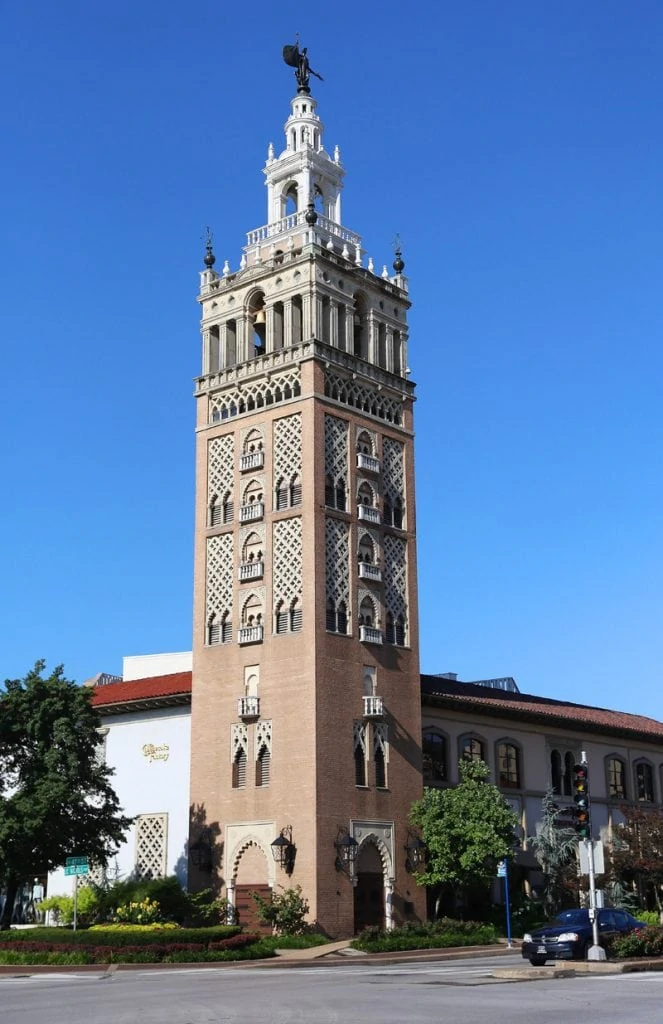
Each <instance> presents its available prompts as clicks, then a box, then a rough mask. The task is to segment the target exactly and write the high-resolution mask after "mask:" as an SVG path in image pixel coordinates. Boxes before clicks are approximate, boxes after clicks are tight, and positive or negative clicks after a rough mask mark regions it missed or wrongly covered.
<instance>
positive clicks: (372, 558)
mask: <svg viewBox="0 0 663 1024" xmlns="http://www.w3.org/2000/svg"><path fill="white" fill-rule="evenodd" d="M357 561H358V562H366V563H367V564H368V565H375V564H376V562H377V557H376V551H375V544H374V542H373V538H372V537H371V536H370V534H368V533H364V534H362V535H361V537H360V538H359V545H358V547H357Z"/></svg>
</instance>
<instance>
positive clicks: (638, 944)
mask: <svg viewBox="0 0 663 1024" xmlns="http://www.w3.org/2000/svg"><path fill="white" fill-rule="evenodd" d="M610 953H611V955H612V956H615V957H620V958H625V957H632V956H651V957H655V956H663V928H661V927H658V926H653V925H649V926H647V928H638V929H636V931H633V932H628V933H627V934H626V935H620V936H618V937H617V938H615V939H613V940H612V942H611V944H610Z"/></svg>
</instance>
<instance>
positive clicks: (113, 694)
mask: <svg viewBox="0 0 663 1024" xmlns="http://www.w3.org/2000/svg"><path fill="white" fill-rule="evenodd" d="M175 696H185V697H187V696H188V697H189V699H190V698H191V673H190V672H174V673H173V674H172V675H169V676H149V677H148V678H146V679H129V680H126V681H123V682H121V683H107V684H106V685H105V686H95V687H94V693H93V696H92V703H93V704H94V706H95V707H96V708H103V707H106V706H107V705H109V704H113V705H114V704H133V703H134V702H138V701H141V702H142V701H146V700H155V699H157V698H159V697H175ZM127 710H128V709H127Z"/></svg>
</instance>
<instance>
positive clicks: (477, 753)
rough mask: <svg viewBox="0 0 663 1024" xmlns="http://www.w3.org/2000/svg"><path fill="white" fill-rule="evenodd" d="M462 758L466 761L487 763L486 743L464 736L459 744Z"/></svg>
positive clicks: (473, 737) (476, 738)
mask: <svg viewBox="0 0 663 1024" xmlns="http://www.w3.org/2000/svg"><path fill="white" fill-rule="evenodd" d="M459 749H460V756H461V758H462V759H463V760H464V761H485V760H486V758H485V750H486V747H485V743H484V742H483V740H480V739H478V737H476V736H463V737H462V738H461V740H460V743H459Z"/></svg>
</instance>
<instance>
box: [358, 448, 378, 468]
mask: <svg viewBox="0 0 663 1024" xmlns="http://www.w3.org/2000/svg"><path fill="white" fill-rule="evenodd" d="M357 469H365V470H366V471H367V472H368V473H379V472H380V460H379V459H374V458H373V456H372V455H365V454H364V452H357Z"/></svg>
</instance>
